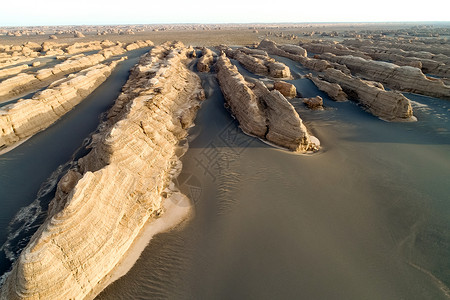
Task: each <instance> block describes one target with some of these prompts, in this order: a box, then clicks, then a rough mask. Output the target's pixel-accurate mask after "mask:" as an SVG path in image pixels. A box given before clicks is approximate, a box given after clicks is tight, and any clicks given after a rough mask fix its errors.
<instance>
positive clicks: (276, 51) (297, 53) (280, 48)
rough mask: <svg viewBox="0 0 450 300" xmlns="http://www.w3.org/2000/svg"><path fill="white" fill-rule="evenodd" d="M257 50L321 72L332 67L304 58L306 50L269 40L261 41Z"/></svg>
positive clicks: (327, 63)
mask: <svg viewBox="0 0 450 300" xmlns="http://www.w3.org/2000/svg"><path fill="white" fill-rule="evenodd" d="M258 48H259V49H263V50H265V51H267V52H268V53H270V54H273V55H278V56H283V57H287V58H289V59H291V60H293V61H296V62H299V63H301V64H302V65H304V66H305V67H306V68H308V69H311V70H315V71H318V72H322V71H324V70H326V69H328V68H332V65H331V64H330V63H329V62H327V61H325V60H320V59H314V58H308V57H306V55H307V53H306V50H305V49H303V48H301V47H299V46H295V45H277V44H276V43H275V42H272V41H269V40H267V39H266V40H263V41H261V43H260V44H259V45H258Z"/></svg>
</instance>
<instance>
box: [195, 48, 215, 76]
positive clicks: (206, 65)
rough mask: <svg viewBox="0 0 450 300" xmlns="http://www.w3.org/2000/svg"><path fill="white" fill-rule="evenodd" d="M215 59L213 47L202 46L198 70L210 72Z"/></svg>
mask: <svg viewBox="0 0 450 300" xmlns="http://www.w3.org/2000/svg"><path fill="white" fill-rule="evenodd" d="M194 53H195V52H194ZM213 61H214V56H213V52H212V51H211V49H209V48H206V47H203V48H202V57H200V59H199V60H198V62H197V70H198V71H199V72H209V71H210V69H211V65H212V63H213Z"/></svg>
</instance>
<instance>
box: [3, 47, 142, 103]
mask: <svg viewBox="0 0 450 300" xmlns="http://www.w3.org/2000/svg"><path fill="white" fill-rule="evenodd" d="M137 45H139V46H142V47H147V46H148V45H149V43H148V42H142V43H138V44H137ZM43 48H45V47H44V46H43ZM124 53H126V50H125V49H124V48H123V47H122V46H113V47H109V48H105V49H103V50H101V51H99V53H96V54H91V55H86V56H85V55H84V54H79V55H77V56H74V57H71V58H69V59H67V60H65V61H64V62H62V63H60V64H57V65H56V66H54V67H52V68H46V69H40V70H38V71H37V72H35V73H33V74H18V75H17V76H14V77H11V78H8V79H6V80H4V81H2V82H0V100H2V99H7V98H10V97H13V96H15V95H19V94H21V93H23V92H25V91H27V90H30V89H33V88H39V87H43V86H45V85H46V84H48V83H49V82H51V81H54V80H57V79H60V78H62V77H63V76H64V75H67V74H70V73H73V72H77V71H80V70H83V69H85V68H88V67H92V66H95V65H97V64H99V63H101V62H102V61H104V60H106V59H108V58H110V57H111V56H114V55H121V54H124Z"/></svg>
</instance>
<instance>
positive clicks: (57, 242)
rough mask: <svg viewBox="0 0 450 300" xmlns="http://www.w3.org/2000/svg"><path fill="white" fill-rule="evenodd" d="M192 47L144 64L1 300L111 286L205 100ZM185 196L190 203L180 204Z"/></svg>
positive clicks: (164, 51)
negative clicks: (191, 66) (190, 59)
mask: <svg viewBox="0 0 450 300" xmlns="http://www.w3.org/2000/svg"><path fill="white" fill-rule="evenodd" d="M186 53H187V48H186V47H184V45H183V44H181V43H170V44H163V45H161V46H158V47H155V48H154V49H153V50H152V51H151V52H150V53H149V54H147V55H146V56H144V57H143V58H142V59H141V61H140V63H139V64H138V66H137V67H135V68H133V69H132V72H131V74H130V78H129V80H128V82H127V84H126V85H125V86H124V88H123V93H122V94H121V95H120V96H119V98H118V99H117V102H116V104H115V105H114V107H113V109H112V110H111V111H110V114H109V118H108V120H107V121H105V123H104V124H103V125H102V126H101V128H102V129H101V130H100V133H99V134H98V136H96V137H95V139H94V143H93V145H92V149H91V151H90V153H89V154H87V155H86V156H85V157H83V158H81V159H80V160H79V161H78V167H76V168H74V169H72V170H70V171H69V172H68V173H67V174H66V175H65V176H64V177H63V178H62V179H61V180H60V182H59V183H58V188H57V191H56V196H55V198H54V199H53V200H52V202H51V205H50V208H49V216H48V218H47V220H46V221H45V222H44V224H43V225H42V226H41V227H40V228H39V229H38V231H37V232H36V233H35V234H34V236H33V237H32V239H31V241H30V243H29V244H28V245H27V246H26V247H25V249H24V250H23V251H22V253H21V255H20V257H19V259H18V260H17V261H16V262H15V264H14V266H13V270H12V272H11V273H10V275H9V276H8V278H7V279H6V281H5V284H4V286H3V287H2V290H1V296H0V298H1V299H9V300H15V299H84V298H86V297H87V298H90V297H93V294H92V293H93V291H94V290H95V289H96V287H97V286H98V285H102V283H103V282H104V280H106V279H107V277H108V273H110V272H111V270H113V268H114V267H115V266H116V265H117V264H118V262H119V261H120V260H121V258H122V257H123V256H124V254H125V253H126V252H127V250H128V249H129V247H130V246H131V244H132V242H133V241H134V240H135V238H136V237H137V235H138V233H139V232H140V230H141V228H142V227H143V226H144V225H145V224H146V222H147V221H148V220H149V219H153V218H156V217H157V215H159V214H160V213H161V207H162V206H161V205H162V204H161V203H162V200H163V199H164V198H167V197H170V196H174V195H178V196H180V195H181V194H180V193H179V192H177V191H174V187H173V184H172V183H171V181H172V179H173V177H174V176H176V175H177V174H178V172H179V168H180V165H181V162H180V160H179V158H178V157H177V154H176V153H177V151H176V149H177V145H178V142H179V140H180V139H182V138H184V137H185V136H186V134H187V130H186V129H187V128H188V127H189V126H190V125H191V124H192V122H193V119H194V116H195V114H196V111H197V109H198V106H199V100H198V98H199V97H200V96H201V95H204V94H202V93H201V92H202V90H201V84H200V79H199V78H198V76H197V75H195V74H194V73H193V72H191V71H189V70H188V68H187V67H186V63H185V62H186V60H187V58H186ZM183 197H184V196H183Z"/></svg>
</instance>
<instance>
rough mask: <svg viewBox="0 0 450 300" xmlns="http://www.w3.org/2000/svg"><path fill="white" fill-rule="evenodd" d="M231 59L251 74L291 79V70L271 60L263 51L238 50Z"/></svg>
mask: <svg viewBox="0 0 450 300" xmlns="http://www.w3.org/2000/svg"><path fill="white" fill-rule="evenodd" d="M232 58H234V59H236V60H237V61H238V62H239V63H240V64H242V66H244V68H246V69H247V70H249V71H250V72H252V73H255V74H258V75H264V76H270V77H273V78H286V79H289V78H292V76H291V70H290V69H289V67H288V66H286V65H285V64H283V63H281V62H277V61H276V60H275V59H273V58H271V57H270V56H269V55H268V54H267V53H266V52H265V51H262V50H258V49H249V48H245V47H244V48H240V49H238V50H235V51H234V53H233V55H232Z"/></svg>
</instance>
